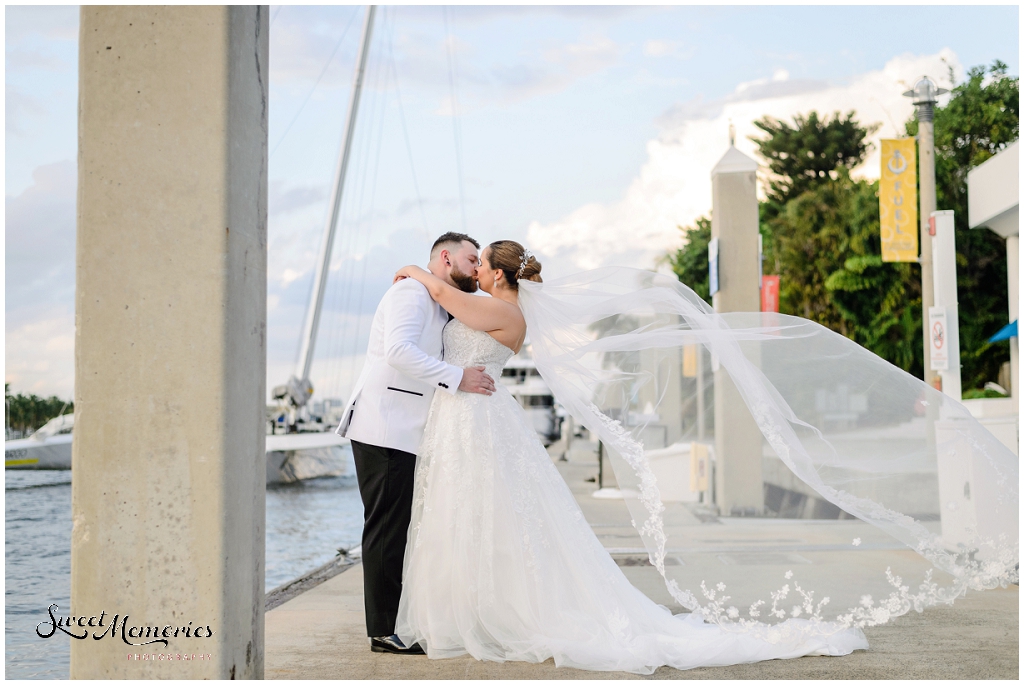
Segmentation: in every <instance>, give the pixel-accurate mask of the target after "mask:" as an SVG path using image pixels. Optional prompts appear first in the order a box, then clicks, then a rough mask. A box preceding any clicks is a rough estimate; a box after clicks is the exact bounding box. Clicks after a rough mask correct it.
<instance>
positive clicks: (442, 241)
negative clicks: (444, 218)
mask: <svg viewBox="0 0 1024 685" xmlns="http://www.w3.org/2000/svg"><path fill="white" fill-rule="evenodd" d="M463 242H467V243H472V244H473V247H475V248H476V249H478V250H479V249H480V243H478V242H477V241H475V240H473V239H472V238H470V237H469V236H468V235H466V234H465V233H454V232H452V231H448V232H447V233H445V234H444V235H442V236H441V237H440V238H438V239H437V240H435V241H434V245H433V246H432V247H431V248H430V258H431V259H433V258H434V256H435V255H436V254H437V253H438V251H439V250H440V249H441V248H442V247H444V246H445V245H453V246H455V247H461V246H462V243H463Z"/></svg>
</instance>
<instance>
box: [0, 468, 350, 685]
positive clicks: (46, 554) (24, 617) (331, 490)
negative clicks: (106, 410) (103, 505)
mask: <svg viewBox="0 0 1024 685" xmlns="http://www.w3.org/2000/svg"><path fill="white" fill-rule="evenodd" d="M348 460H349V462H348V464H347V467H348V468H347V470H346V473H347V474H349V475H344V476H339V477H337V478H322V479H318V480H313V481H306V482H304V483H297V484H293V485H278V486H269V487H268V488H267V548H266V588H267V591H270V590H272V589H273V588H275V587H277V586H279V585H281V584H282V583H285V582H287V581H289V580H291V579H293V578H297V577H298V576H301V575H302V574H303V573H306V572H307V571H310V570H312V569H314V568H316V567H317V566H320V565H321V564H324V563H326V562H328V561H330V559H331V558H332V557H334V555H335V554H337V551H338V548H340V547H341V548H345V549H350V548H352V547H355V546H356V545H358V544H359V538H360V536H361V534H362V529H363V504H362V502H361V501H360V499H359V491H358V489H357V487H356V482H355V475H354V474H355V468H354V466H353V464H352V461H351V453H349V454H348ZM5 476H6V493H5V495H6V497H5V514H6V529H5V543H6V569H5V580H6V585H5V593H4V595H5V600H6V619H7V620H6V623H5V627H4V645H5V647H6V652H7V656H6V662H5V673H4V675H5V677H6V678H8V679H14V678H17V679H22V678H24V679H54V678H67V677H68V675H69V666H70V659H71V647H70V640H71V638H69V637H67V636H66V635H61V634H59V633H58V635H55V636H54V637H51V638H49V639H46V640H44V639H41V638H39V637H37V636H36V634H35V626H36V624H37V623H39V622H40V621H48V620H49V619H48V617H47V613H46V607H47V606H49V605H50V604H51V603H54V604H57V605H58V606H59V607H60V608H61V611H62V612H63V611H67V609H68V607H70V605H71V472H70V471H6V472H5Z"/></svg>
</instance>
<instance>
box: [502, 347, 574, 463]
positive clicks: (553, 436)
mask: <svg viewBox="0 0 1024 685" xmlns="http://www.w3.org/2000/svg"><path fill="white" fill-rule="evenodd" d="M532 349H533V348H532V347H531V346H530V344H529V342H526V343H525V344H523V348H522V349H521V350H519V354H517V355H515V356H514V357H512V358H511V359H509V360H508V364H506V365H505V368H504V369H503V370H502V372H501V381H500V382H501V384H502V385H504V386H505V387H506V388H508V391H509V392H510V393H511V394H512V396H513V397H515V398H516V399H517V400H519V404H520V405H521V406H522V407H523V409H524V410H526V413H527V415H529V417H530V420H531V421H532V422H533V428H534V430H536V431H537V434H538V435H539V436H540V438H541V441H542V442H543V443H544V445H545V446H547V445H550V444H551V443H553V442H555V441H556V440H558V439H559V438H560V437H561V435H562V418H563V417H564V415H565V412H564V411H563V410H561V407H560V406H558V405H557V404H556V402H555V398H554V396H553V395H552V394H551V389H550V388H548V384H547V383H545V382H544V379H543V378H541V375H540V372H539V371H538V370H537V365H536V364H534V362H533V356H532V354H531V352H532Z"/></svg>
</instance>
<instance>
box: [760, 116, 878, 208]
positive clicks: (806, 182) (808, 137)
mask: <svg viewBox="0 0 1024 685" xmlns="http://www.w3.org/2000/svg"><path fill="white" fill-rule="evenodd" d="M855 116H856V113H855V112H852V111H851V112H848V113H847V114H846V115H845V116H844V115H842V114H840V113H839V112H835V113H834V114H833V115H832V116H831V117H829V116H825V117H824V118H819V116H818V113H817V112H814V111H812V112H810V113H809V114H808V115H807V116H803V115H800V114H798V115H796V116H794V117H793V125H792V126H790V125H789V124H787V123H786V122H783V121H779V120H778V119H775V118H773V117H767V116H766V117H763V118H762V119H759V120H758V121H755V122H754V126H756V127H757V128H759V129H761V130H762V131H764V132H765V133H766V134H767V135H766V137H764V138H760V139H758V138H751V140H753V141H754V142H755V143H756V144H757V148H758V153H759V154H760V155H761V156H762V157H763V158H764V160H765V162H767V165H768V174H767V179H766V180H767V188H766V190H765V194H766V195H767V199H768V202H767V203H766V204H765V206H764V212H763V213H762V216H763V219H764V220H771V219H773V218H774V217H775V216H776V215H778V214H779V213H781V212H782V210H783V208H784V207H785V205H786V203H787V202H789V201H790V200H793V199H795V198H797V197H799V196H800V195H802V194H803V193H805V192H807V191H808V190H811V189H813V188H815V187H816V186H818V185H819V184H821V183H823V182H825V181H827V180H829V179H832V180H835V179H836V178H837V173H838V170H839V169H840V168H844V169H846V170H847V171H849V170H850V169H853V168H854V167H856V166H857V165H858V164H860V163H861V162H862V161H864V156H865V155H866V154H867V153H868V150H869V149H870V145H869V143H868V142H867V137H868V136H869V135H871V133H873V132H874V131H875V130H876V129H877V128H878V126H877V124H876V125H873V126H862V125H861V124H860V123H859V122H858V121H857V120H856V119H855V118H854V117H855Z"/></svg>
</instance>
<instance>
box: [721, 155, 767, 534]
mask: <svg viewBox="0 0 1024 685" xmlns="http://www.w3.org/2000/svg"><path fill="white" fill-rule="evenodd" d="M711 189H712V214H711V238H712V240H717V241H718V287H719V289H718V292H716V293H714V294H713V295H712V304H713V305H714V307H715V311H718V312H757V311H760V309H761V298H760V291H759V285H760V284H759V282H758V279H759V275H760V272H761V271H760V264H759V263H758V235H759V232H758V213H757V162H755V161H754V160H752V159H751V158H749V157H747V156H746V155H744V154H743V153H742V152H740V151H739V150H737V149H736V148H735V147H731V146H730V148H729V150H728V152H726V153H725V156H724V157H722V159H721V161H719V162H718V164H717V165H716V166H715V168H714V169H713V170H712V172H711ZM761 452H762V448H761V431H760V429H759V428H758V427H757V423H756V422H755V421H754V417H753V416H751V415H750V411H749V410H748V409H747V405H746V404H745V403H744V402H743V398H742V397H741V396H740V394H739V391H738V390H737V389H736V386H735V385H734V384H733V382H732V380H731V379H730V378H729V374H728V373H727V372H726V370H725V369H724V368H717V369H715V503H716V504H717V505H718V508H719V510H720V511H721V512H722V513H723V514H725V515H729V514H732V513H737V514H740V513H746V514H751V513H756V514H760V513H762V512H763V510H764V484H763V481H762V477H761Z"/></svg>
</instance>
